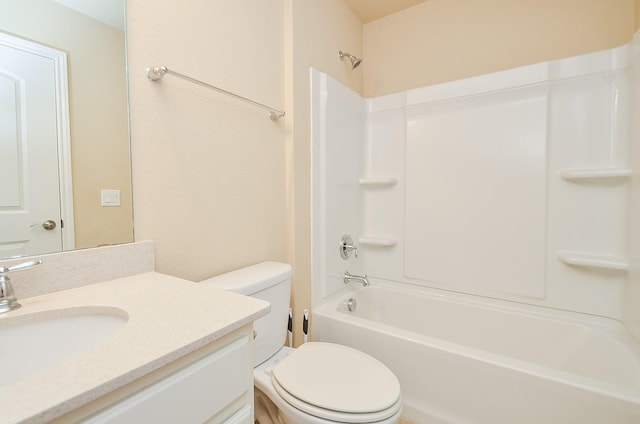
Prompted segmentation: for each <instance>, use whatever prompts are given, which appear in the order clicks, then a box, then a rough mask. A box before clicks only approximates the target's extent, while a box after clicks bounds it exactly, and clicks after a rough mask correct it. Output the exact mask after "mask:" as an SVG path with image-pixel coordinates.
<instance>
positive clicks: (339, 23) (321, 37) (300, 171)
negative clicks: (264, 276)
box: [286, 0, 363, 344]
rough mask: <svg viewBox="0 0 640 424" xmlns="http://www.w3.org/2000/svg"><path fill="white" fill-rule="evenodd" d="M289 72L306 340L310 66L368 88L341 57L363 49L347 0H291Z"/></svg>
mask: <svg viewBox="0 0 640 424" xmlns="http://www.w3.org/2000/svg"><path fill="white" fill-rule="evenodd" d="M286 5H287V6H286V7H287V20H286V25H287V30H286V34H287V43H288V51H289V55H290V57H288V58H287V62H288V70H287V75H288V76H290V78H288V84H287V109H288V110H291V111H292V112H293V113H292V116H293V119H292V120H289V121H288V125H290V126H291V127H290V130H289V131H288V132H287V149H288V151H287V155H288V158H289V161H290V163H291V164H292V165H291V166H290V169H289V172H290V177H291V181H292V185H291V188H290V198H291V200H292V201H291V203H290V216H291V217H292V219H291V220H290V222H289V235H290V237H289V239H290V244H289V254H288V256H289V258H290V260H291V262H292V263H293V265H294V271H295V278H294V289H293V308H294V317H295V319H294V342H295V344H298V343H299V342H300V341H301V338H300V337H301V326H302V322H301V320H302V313H303V309H305V308H310V306H311V305H310V303H311V139H310V133H311V122H310V113H311V111H310V105H311V103H310V102H311V99H310V78H309V68H310V67H315V68H317V69H319V70H321V71H323V72H326V73H328V74H330V75H331V76H333V77H334V78H336V79H337V80H338V81H340V82H341V83H342V84H345V85H346V86H348V87H350V88H351V89H353V90H355V91H357V92H360V93H362V84H363V79H362V67H359V68H357V69H356V70H351V67H350V66H349V65H348V64H347V63H345V62H341V61H340V59H339V55H338V52H339V50H343V51H346V52H350V53H352V54H355V55H356V56H360V55H361V54H362V23H361V22H360V21H359V20H358V19H357V18H356V17H355V16H354V15H353V13H352V12H351V10H350V9H349V8H348V7H347V6H346V5H345V4H344V2H343V1H342V0H306V1H299V0H286Z"/></svg>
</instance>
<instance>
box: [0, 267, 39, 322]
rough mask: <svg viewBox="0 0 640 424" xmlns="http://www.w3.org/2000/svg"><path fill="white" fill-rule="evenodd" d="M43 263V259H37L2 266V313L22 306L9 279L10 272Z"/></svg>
mask: <svg viewBox="0 0 640 424" xmlns="http://www.w3.org/2000/svg"><path fill="white" fill-rule="evenodd" d="M41 263H42V260H41V259H36V260H35V261H29V262H23V263H21V264H17V265H13V266H10V267H4V266H0V314H4V313H5V312H9V311H11V310H13V309H18V308H19V307H20V304H19V303H18V301H17V299H16V296H15V295H14V294H13V286H12V285H11V281H9V273H10V272H12V271H20V270H23V269H28V268H33V267H34V266H36V265H40V264H41Z"/></svg>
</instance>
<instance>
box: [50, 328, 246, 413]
mask: <svg viewBox="0 0 640 424" xmlns="http://www.w3.org/2000/svg"><path fill="white" fill-rule="evenodd" d="M252 334H253V332H252V327H251V325H249V326H245V327H243V328H241V329H239V330H236V331H234V332H232V333H230V334H228V335H226V336H224V337H222V338H221V339H219V340H216V341H215V342H213V343H211V344H210V345H208V346H205V347H203V348H201V349H200V350H198V351H196V352H193V353H191V354H189V355H187V356H185V357H183V358H180V359H178V360H176V361H174V362H173V363H170V364H169V365H167V366H165V367H163V368H161V369H159V370H157V371H154V372H153V373H151V374H149V375H147V376H144V377H142V378H140V379H138V380H136V381H133V382H132V383H130V384H128V385H127V386H125V387H123V388H121V389H118V390H116V391H114V392H112V393H110V394H108V395H106V396H103V397H102V398H99V399H97V400H95V401H93V402H92V403H90V404H88V405H86V406H84V407H81V408H80V409H78V410H76V411H73V412H71V413H69V414H67V415H65V416H63V417H60V418H59V419H58V420H56V422H58V423H62V422H64V423H70V422H82V423H90V424H103V423H105V424H106V423H109V424H134V423H135V424H137V423H154V424H162V423H167V424H173V423H180V424H190V423H193V424H196V423H198V424H200V423H211V424H218V423H224V424H252V423H253V369H252V348H251V345H252Z"/></svg>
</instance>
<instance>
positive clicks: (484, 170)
mask: <svg viewBox="0 0 640 424" xmlns="http://www.w3.org/2000/svg"><path fill="white" fill-rule="evenodd" d="M639 38H640V37H639V36H638V35H636V37H635V39H634V42H632V43H631V44H630V45H627V46H622V47H619V48H616V49H612V50H607V51H602V52H597V53H592V54H588V55H583V56H578V57H574V58H567V59H561V60H557V61H552V62H547V63H541V64H536V65H531V66H526V67H523V68H517V69H512V70H508V71H502V72H498V73H495V74H489V75H484V76H479V77H474V78H470V79H466V80H461V81H455V82H451V83H445V84H440V85H436V86H430V87H423V88H420V89H415V90H410V91H407V92H403V93H397V94H393V95H389V96H384V97H379V98H375V99H363V98H361V97H360V96H359V95H357V94H356V93H354V92H352V91H351V90H349V89H348V88H346V87H344V86H342V85H341V84H340V83H338V82H337V81H335V80H333V79H332V78H330V77H329V76H328V75H326V74H323V73H321V72H319V71H316V70H313V69H312V70H311V74H312V75H311V76H312V78H311V79H312V110H313V117H312V127H313V203H314V205H313V215H314V222H313V234H314V238H313V283H312V287H313V294H312V303H313V338H314V340H318V341H329V342H336V343H341V344H345V345H348V346H352V347H355V348H357V349H360V350H363V351H365V352H367V353H369V354H371V355H373V356H375V357H376V358H378V359H379V360H381V361H382V362H383V363H385V364H386V365H387V366H388V367H389V368H391V370H392V371H393V372H394V373H395V374H396V375H397V376H398V378H399V380H400V383H401V386H402V392H403V399H404V416H405V417H406V418H407V419H408V420H412V421H415V422H416V423H491V424H493V423H514V422H518V423H541V422H544V423H603V422H615V423H637V422H640V344H639V343H638V340H639V337H638V336H639V334H638V331H634V327H633V325H630V322H629V320H628V314H629V311H630V306H629V305H632V304H633V303H632V302H630V301H629V299H628V298H627V296H629V295H628V294H627V290H628V288H629V284H630V281H631V279H632V275H635V274H634V273H633V271H634V269H635V267H634V266H633V264H630V263H629V262H630V260H631V259H629V258H633V257H638V253H637V252H635V251H634V250H633V248H632V246H635V245H637V244H638V243H639V242H640V240H632V239H630V237H632V236H630V234H635V233H633V232H632V231H630V228H631V227H632V226H637V225H638V224H637V223H635V222H633V221H632V219H634V218H633V217H634V216H635V217H636V219H637V216H639V213H638V212H640V211H634V210H633V208H634V207H635V206H633V205H636V204H637V203H638V202H636V201H635V200H634V199H633V196H636V195H637V190H636V191H633V190H632V188H631V186H632V184H631V181H632V175H633V172H632V168H634V167H635V166H637V163H634V161H633V160H632V159H631V157H630V153H629V152H630V151H631V150H632V149H634V148H636V149H637V148H638V146H637V144H638V143H639V142H638V134H637V130H636V129H635V128H633V125H632V119H631V116H632V115H633V114H632V109H635V108H636V107H637V106H635V105H637V104H640V94H638V93H640V88H639V85H640V54H638V51H639V50H640V49H639V48H638V44H639V41H640V40H639ZM636 114H637V112H636ZM636 128H637V126H636ZM634 143H635V144H634ZM635 172H637V170H636V171H635ZM630 199H631V201H630ZM346 235H349V236H351V238H352V240H353V243H352V244H353V245H357V247H358V251H359V255H358V257H357V258H356V255H353V254H351V255H344V256H347V258H346V259H345V258H343V255H341V253H354V252H353V251H349V252H344V249H342V251H341V249H340V247H339V245H340V243H341V240H343V237H344V236H346ZM345 272H349V273H350V274H352V275H356V276H358V275H359V276H364V275H367V276H368V278H367V280H368V281H369V282H371V285H370V286H368V287H362V285H360V284H356V283H349V284H345V283H344V278H343V276H344V274H345ZM634 278H635V277H634ZM630 330H631V331H630Z"/></svg>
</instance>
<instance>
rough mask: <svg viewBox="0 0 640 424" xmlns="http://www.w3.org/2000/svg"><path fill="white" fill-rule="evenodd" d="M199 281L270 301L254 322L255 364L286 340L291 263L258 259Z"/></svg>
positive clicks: (262, 360) (280, 346)
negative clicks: (247, 264)
mask: <svg viewBox="0 0 640 424" xmlns="http://www.w3.org/2000/svg"><path fill="white" fill-rule="evenodd" d="M200 283H201V284H205V285H208V286H212V287H217V288H220V289H224V290H229V291H232V292H236V293H239V294H243V295H246V296H251V297H255V298H258V299H262V300H266V301H267V302H269V303H271V311H270V312H269V313H268V314H267V315H265V316H263V317H262V318H259V319H258V320H256V321H255V322H254V323H253V329H254V330H255V332H256V337H255V340H254V357H253V359H254V366H257V365H259V364H261V363H262V362H264V361H266V360H267V359H269V358H270V357H271V356H272V355H273V354H275V353H276V352H277V351H278V350H280V348H282V346H283V345H284V344H285V341H286V338H287V324H288V320H289V296H290V290H291V265H289V264H283V263H280V262H261V263H259V264H255V265H251V266H248V267H246V268H240V269H237V270H235V271H231V272H228V273H226V274H221V275H218V276H216V277H211V278H207V279H206V280H202V281H201V282H200Z"/></svg>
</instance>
